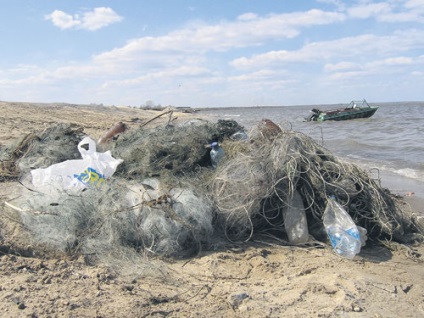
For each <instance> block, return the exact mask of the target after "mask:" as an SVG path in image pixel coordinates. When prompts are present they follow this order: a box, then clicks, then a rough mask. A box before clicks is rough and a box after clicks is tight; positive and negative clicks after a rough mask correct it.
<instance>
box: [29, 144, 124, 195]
mask: <svg viewBox="0 0 424 318" xmlns="http://www.w3.org/2000/svg"><path fill="white" fill-rule="evenodd" d="M78 150H79V152H80V154H81V157H82V159H79V160H67V161H64V162H61V163H57V164H54V165H51V166H50V167H48V168H45V169H34V170H32V171H31V175H32V184H33V185H34V187H35V189H37V190H39V191H42V192H45V191H49V192H50V191H52V190H76V191H78V190H82V189H84V188H86V187H101V186H102V184H103V183H104V182H105V179H106V178H109V177H111V176H112V175H113V174H114V173H115V171H116V168H117V167H118V165H119V164H121V163H122V162H123V160H122V159H115V158H113V157H112V155H111V153H110V151H106V152H104V153H100V152H96V143H95V142H94V140H92V139H91V138H89V137H85V138H84V139H83V140H81V142H80V143H79V144H78Z"/></svg>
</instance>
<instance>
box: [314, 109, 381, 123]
mask: <svg viewBox="0 0 424 318" xmlns="http://www.w3.org/2000/svg"><path fill="white" fill-rule="evenodd" d="M378 108H379V107H378V106H373V107H358V108H343V109H336V110H329V111H318V110H312V112H313V113H312V114H311V115H310V116H309V117H308V118H307V120H308V121H327V120H336V121H339V120H350V119H358V118H369V117H371V116H372V115H374V114H375V112H376V111H377V109H378Z"/></svg>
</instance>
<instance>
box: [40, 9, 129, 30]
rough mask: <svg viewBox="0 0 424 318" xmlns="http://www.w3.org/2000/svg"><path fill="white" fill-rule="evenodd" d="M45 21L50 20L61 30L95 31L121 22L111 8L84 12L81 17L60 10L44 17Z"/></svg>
mask: <svg viewBox="0 0 424 318" xmlns="http://www.w3.org/2000/svg"><path fill="white" fill-rule="evenodd" d="M45 19H46V20H51V21H52V23H53V24H54V25H55V26H57V27H59V28H60V29H62V30H65V29H85V30H89V31H95V30H98V29H101V28H103V27H106V26H108V25H110V24H112V23H116V22H119V21H121V20H122V17H121V16H119V15H118V14H117V13H115V11H113V10H112V9H111V8H106V7H100V8H95V9H94V10H93V11H88V12H84V13H83V14H82V16H80V15H78V14H75V15H73V16H72V15H70V14H67V13H65V12H63V11H60V10H55V11H53V12H52V13H51V14H49V15H46V16H45Z"/></svg>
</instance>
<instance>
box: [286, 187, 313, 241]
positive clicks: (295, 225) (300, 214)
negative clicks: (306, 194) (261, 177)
mask: <svg viewBox="0 0 424 318" xmlns="http://www.w3.org/2000/svg"><path fill="white" fill-rule="evenodd" d="M283 215H284V227H285V229H286V232H287V236H288V238H289V241H290V243H293V244H301V243H306V242H307V241H308V240H309V231H308V223H307V220H306V212H305V207H304V206H303V201H302V197H301V196H300V194H299V192H298V191H295V192H294V194H293V197H292V198H291V200H289V202H288V207H287V210H286V211H284V214H283Z"/></svg>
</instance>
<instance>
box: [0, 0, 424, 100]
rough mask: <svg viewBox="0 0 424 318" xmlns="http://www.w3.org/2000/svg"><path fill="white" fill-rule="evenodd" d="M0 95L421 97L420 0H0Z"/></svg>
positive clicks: (423, 37)
mask: <svg viewBox="0 0 424 318" xmlns="http://www.w3.org/2000/svg"><path fill="white" fill-rule="evenodd" d="M0 5H1V7H0V8H1V9H0V43H1V50H0V100H3V101H28V102H68V103H80V104H89V103H102V104H104V105H132V106H140V105H144V104H145V103H146V102H147V101H153V103H154V104H156V105H162V106H167V105H173V106H191V107H219V106H256V105H307V104H308V105H310V104H322V103H325V104H327V103H328V104H332V103H348V102H349V101H350V100H352V99H361V98H366V99H367V100H368V101H369V102H390V101H423V100H424V97H423V94H424V0H388V1H366V0H358V1H339V0H302V1H294V0H256V1H255V0H214V1H199V0H167V1H165V0H155V1H144V0H133V1H129V0H127V1H125V0H121V1H94V0H93V1H88V0H26V1H25V0H0Z"/></svg>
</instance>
